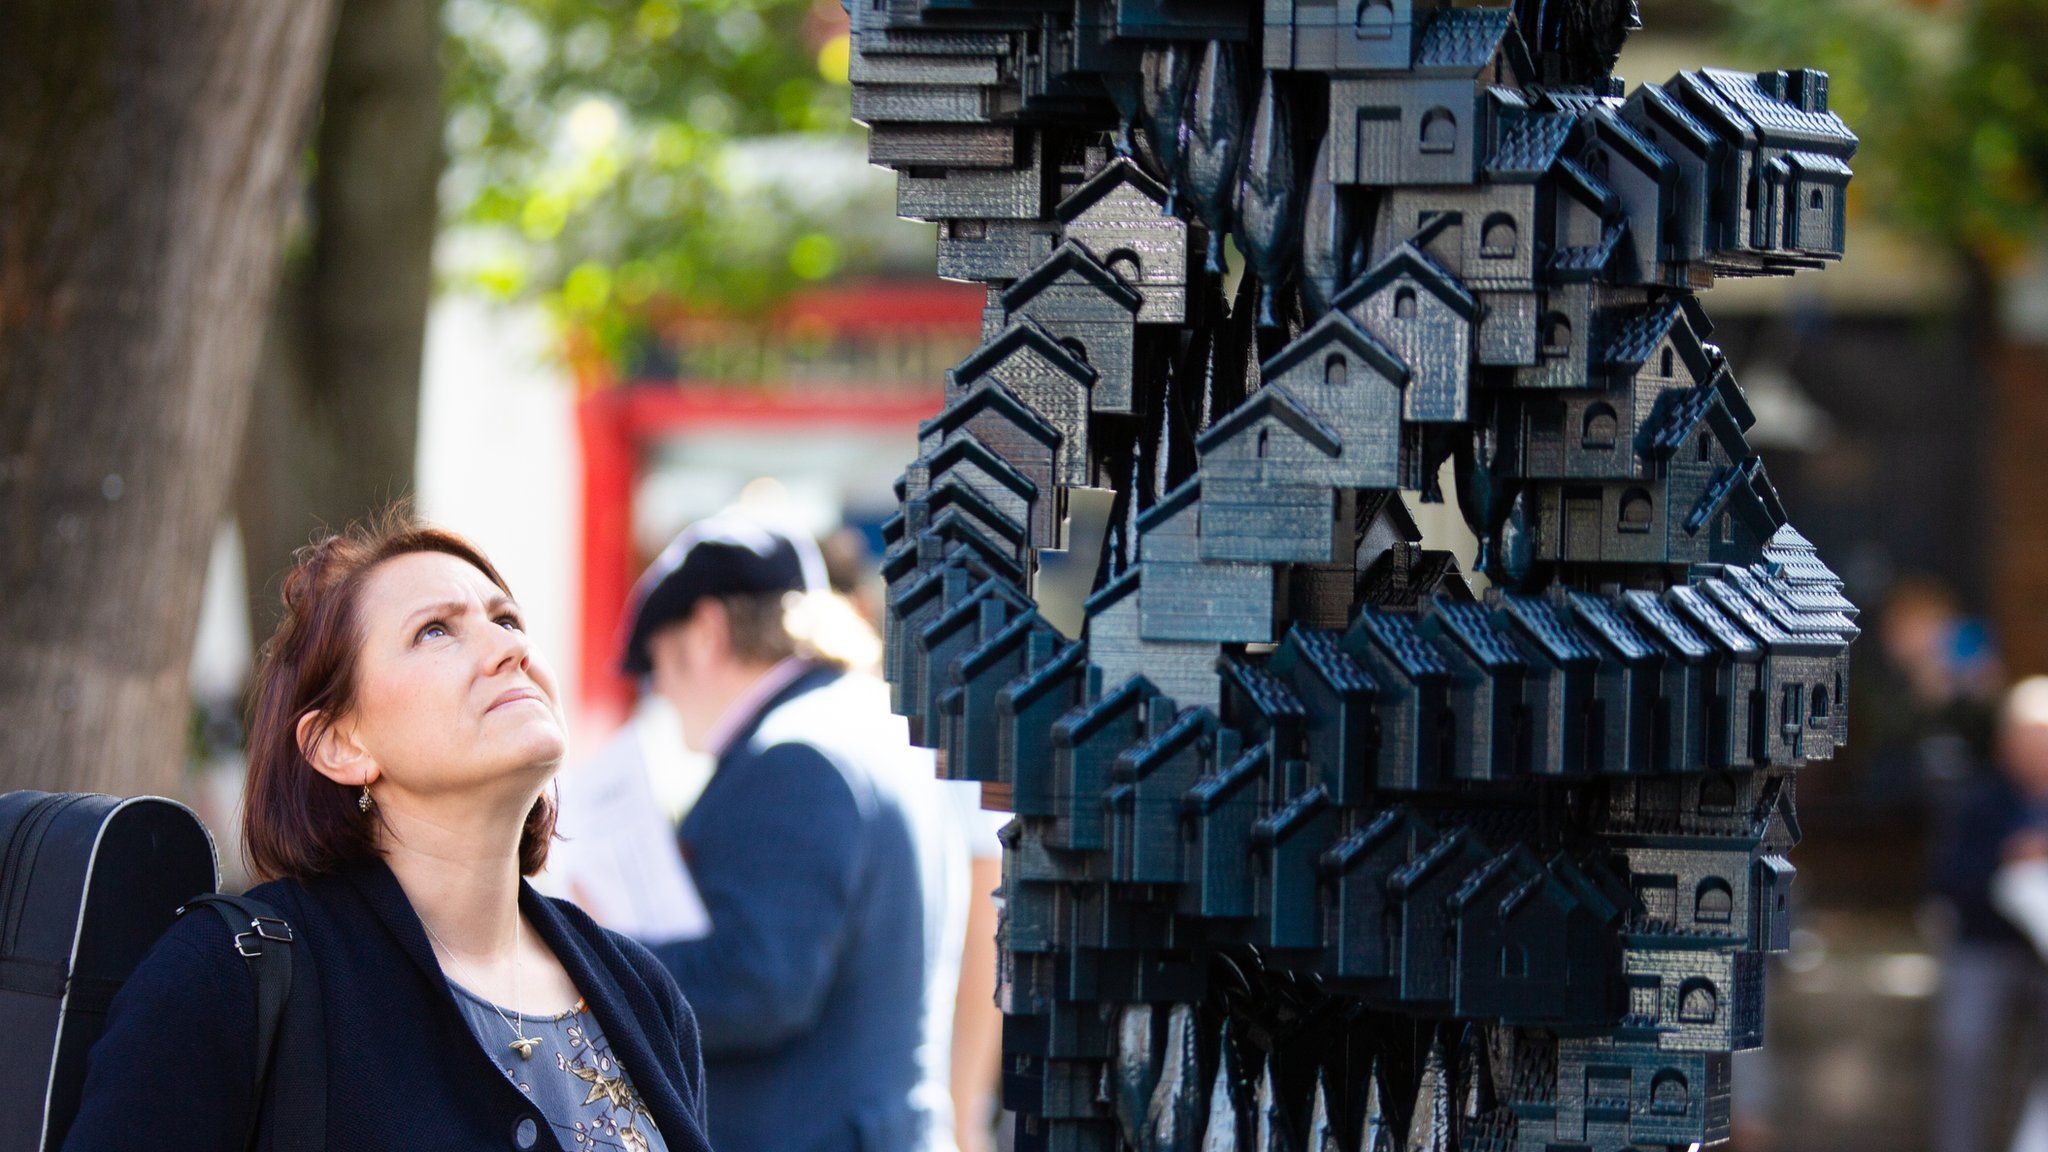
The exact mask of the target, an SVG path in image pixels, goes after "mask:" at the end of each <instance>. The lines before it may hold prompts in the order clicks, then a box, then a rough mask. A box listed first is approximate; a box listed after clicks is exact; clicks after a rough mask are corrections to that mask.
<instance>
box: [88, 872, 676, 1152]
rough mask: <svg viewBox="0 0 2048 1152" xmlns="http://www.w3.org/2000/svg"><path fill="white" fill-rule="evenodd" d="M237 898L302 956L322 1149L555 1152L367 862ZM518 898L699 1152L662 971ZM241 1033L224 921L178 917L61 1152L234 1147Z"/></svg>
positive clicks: (633, 1074) (250, 995) (523, 893)
mask: <svg viewBox="0 0 2048 1152" xmlns="http://www.w3.org/2000/svg"><path fill="white" fill-rule="evenodd" d="M249 895H250V896H252V897H254V898H256V899H258V900H262V901H264V902H265V903H268V904H270V905H272V906H273V907H275V908H277V909H278V910H279V911H280V912H281V913H282V914H283V915H284V916H285V917H286V918H287V919H289V920H290V921H291V924H292V927H293V928H294V929H295V930H296V932H297V934H298V943H297V944H295V945H294V952H293V958H294V960H295V962H296V966H297V969H298V971H300V972H303V971H305V969H306V967H308V964H307V961H308V958H309V957H310V960H311V964H310V966H311V967H312V968H313V969H314V970H315V971H316V972H317V973H318V979H319V982H320V993H321V995H320V1001H321V1004H322V1006H323V1007H324V1009H325V1012H326V1021H325V1025H326V1027H325V1034H326V1044H327V1070H328V1088H327V1133H328V1146H329V1147H330V1148H332V1149H335V1150H337V1152H341V1150H346V1152H378V1150H381V1149H392V1150H394V1152H395V1150H398V1149H405V1150H408V1152H410V1150H413V1149H426V1148H431V1149H436V1150H437V1152H438V1150H442V1149H465V1150H466V1149H512V1150H514V1152H519V1150H522V1149H523V1150H528V1152H531V1150H533V1149H543V1150H552V1152H559V1150H560V1148H561V1145H560V1143H559V1142H558V1141H557V1140H556V1139H555V1136H554V1130H553V1129H552V1128H550V1127H549V1126H548V1124H547V1122H546V1121H545V1119H544V1118H543V1117H542V1116H541V1115H540V1112H539V1110H538V1109H537V1108H535V1107H534V1105H533V1103H532V1102H531V1101H529V1100H528V1099H527V1098H526V1097H525V1096H524V1095H523V1094H521V1093H520V1091H519V1089H518V1088H516V1087H514V1086H513V1085H512V1083H511V1082H510V1081H508V1080H507V1079H506V1078H505V1074H504V1073H503V1072H501V1071H499V1070H498V1068H497V1067H496V1066H495V1065H494V1064H493V1063H492V1061H491V1058H490V1056H488V1055H487V1054H486V1053H485V1052H484V1050H483V1048H482V1046H481V1045H480V1044H478V1043H477V1040H476V1036H475V1034H474V1033H472V1032H471V1031H470V1028H469V1025H468V1023H467V1022H465V1020H464V1019H463V1017H462V1015H461V1010H460V1009H459V1008H458V1007H457V1006H456V1004H455V1000H454V997H453V995H452V994H451V993H450V991H449V989H448V984H447V980H446V978H445V977H444V976H443V975H442V972H441V966H440V964H439V963H438V962H436V960H435V959H434V954H433V950H432V949H431V948H430V947H429V946H428V944H427V937H426V933H425V931H424V930H423V929H422V928H421V926H420V919H419V917H418V915H416V914H415V913H414V912H413V909H412V905H411V903H410V902H408V901H407V900H406V898H405V891H404V890H403V889H402V888H400V887H399V884H398V879H397V877H395V876H393V875H392V874H391V870H390V869H389V868H388V867H386V866H385V865H384V864H383V862H382V861H375V862H371V863H367V864H361V865H357V866H354V867H351V868H350V869H348V870H346V871H344V872H342V873H340V874H338V875H334V876H329V877H324V878H321V879H317V880H313V881H310V882H306V883H300V882H297V881H292V880H280V881H274V882H272V883H269V884H265V885H262V886H260V887H258V888H256V889H255V890H254V891H252V892H250V893H249ZM519 906H520V908H521V910H522V911H524V912H525V913H526V917H527V920H528V922H529V923H531V924H532V925H533V926H534V928H536V929H537V930H538V931H539V932H540V934H541V937H542V938H543V939H545V940H546V941H547V944H548V947H549V948H551V949H553V950H554V953H555V956H556V958H557V959H559V960H560V961H561V962H562V967H564V968H565V969H567V970H568V973H569V977H570V979H571V980H573V981H575V983H576V989H577V991H578V992H580V993H582V994H583V998H584V1000H585V1001H586V1002H587V1003H588V1004H589V1007H590V1011H591V1012H592V1014H593V1015H595V1017H596V1018H597V1022H598V1025H599V1026H600V1027H602V1028H603V1029H604V1034H605V1038H606V1039H607V1040H609V1041H610V1042H611V1046H612V1052H613V1054H614V1055H615V1056H617V1057H618V1059H619V1062H620V1063H621V1064H622V1065H623V1066H624V1068H625V1069H626V1074H627V1075H628V1076H629V1077H630V1078H631V1079H632V1081H633V1085H634V1087H635V1088H636V1089H638V1091H639V1093H640V1097H641V1099H642V1100H643V1101H644V1102H645V1103H646V1105H647V1109H648V1111H649V1113H650V1114H651V1115H652V1116H653V1118H654V1123H655V1126H656V1127H657V1128H659V1129H660V1130H661V1135H662V1138H663V1139H664V1140H665V1141H666V1143H667V1144H668V1147H669V1149H670V1150H671V1152H709V1150H710V1144H709V1143H708V1141H707V1140H706V1139H705V1136H704V1132H705V1124H704V1097H703V1085H704V1070H703V1060H702V1058H701V1057H700V1055H699V1053H698V1044H697V1022H696V1018H695V1017H694V1016H692V1015H691V1013H690V1008H689V1005H688V1004H686V1003H685V1002H684V1000H683V996H682V993H681V992H680V991H678V990H677V988H676V985H675V981H673V980H671V979H670V978H669V976H668V973H667V972H665V971H664V970H663V969H662V967H661V965H660V964H659V963H657V962H656V961H655V960H654V958H653V957H652V956H650V955H649V954H648V953H647V950H646V949H644V948H642V947H640V946H639V945H638V944H635V943H633V942H632V941H630V940H627V939H626V938H625V937H623V936H619V935H617V934H615V933H612V932H608V931H606V930H605V929H603V928H600V927H598V926H597V925H596V924H595V923H593V922H592V921H591V920H590V918H589V917H588V916H586V915H584V914H583V913H582V911H580V910H579V909H577V908H576V907H575V906H574V905H571V904H568V903H566V902H563V901H558V900H551V899H548V898H545V897H543V896H541V895H540V894H539V893H537V892H535V891H534V890H533V889H532V888H531V887H530V886H528V885H525V884H521V885H520V893H519ZM294 978H295V979H297V978H298V977H296V976H295V977H294ZM255 1028H256V998H255V989H254V985H253V984H252V983H251V981H250V977H249V972H248V968H247V967H246V965H245V963H244V962H243V960H242V958H241V957H240V956H239V955H237V954H236V952H235V948H234V944H233V941H232V940H231V938H230V934H229V932H228V930H227V925H226V924H225V923H224V922H223V921H222V920H221V918H220V917H218V916H215V915H213V914H211V913H195V914H193V915H188V916H185V917H183V918H182V919H180V920H179V921H178V923H177V924H176V925H175V926H174V927H172V929H171V930H170V931H169V932H167V933H165V934H164V937H163V939H161V940H159V941H158V942H157V944H156V946H155V948H154V949H153V950H152V951H151V952H150V953H149V955H148V956H147V957H145V958H144V960H143V962H142V965H141V966H140V967H139V968H137V969H136V971H135V974H134V975H133V976H132V977H131V978H130V979H129V980H128V982H127V984H126V985H125V986H124V987H123V988H122V989H121V992H120V994H119V995H117V996H116V997H115V998H114V1002H113V1006H112V1007H111V1009H110V1010H109V1012H108V1020H107V1031H106V1034H105V1035H104V1036H102V1037H101V1039H100V1041H99V1043H98V1044H96V1045H94V1046H93V1049H92V1054H91V1056H90V1058H89V1061H88V1065H87V1072H86V1081H85V1095H84V1100H83V1103H82V1106H81V1108H80V1111H79V1115H78V1119H77V1121H76V1123H75V1124H74V1125H73V1127H72V1129H71V1134H70V1136H69V1137H68V1138H67V1139H66V1141H65V1143H64V1152H113V1150H116V1149H120V1150H124V1152H125V1150H129V1149H136V1148H143V1147H147V1148H151V1149H162V1150H165V1152H242V1148H243V1135H244V1133H246V1132H247V1130H248V1123H249V1117H250V1110H251V1108H252V1107H254V1106H255V1105H256V1103H257V1102H256V1101H255V1100H254V1099H253V1098H252V1089H253V1086H254V1080H255V1076H254V1066H255V1051H254V1049H255V1040H254V1036H255ZM268 1120H269V1118H268V1117H266V1118H265V1128H266V1132H265V1134H264V1139H263V1140H262V1141H261V1142H260V1143H259V1145H258V1146H259V1147H263V1146H267V1144H268V1132H267V1128H268Z"/></svg>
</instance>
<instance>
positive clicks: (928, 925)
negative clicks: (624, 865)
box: [563, 512, 969, 1152]
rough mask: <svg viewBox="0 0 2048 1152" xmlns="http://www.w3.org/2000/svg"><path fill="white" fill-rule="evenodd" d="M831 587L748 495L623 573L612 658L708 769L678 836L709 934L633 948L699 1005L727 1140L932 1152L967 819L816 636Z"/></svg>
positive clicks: (946, 1102)
mask: <svg viewBox="0 0 2048 1152" xmlns="http://www.w3.org/2000/svg"><path fill="white" fill-rule="evenodd" d="M828 595H829V593H828V592H827V585H826V576H825V568H824V563H823V561H822V559H821V557H820V556H819V553H818V549H817V546H816V544H815V542H814V541H812V540H811V538H810V537H809V536H807V535H804V534H802V533H800V532H792V531H787V530H784V529H781V528H778V527H776V526H774V525H771V524H769V523H766V522H764V521H762V520H760V519H756V518H754V517H752V516H749V515H747V514H745V513H741V512H726V513H720V514H719V515H717V516H714V517H711V518H709V519H706V520H703V521H700V522H698V523H696V524H694V525H692V526H691V527H690V528H688V529H687V530H686V531H684V532H683V534H682V535H681V536H679V537H677V539H676V540H675V542H674V543H672V544H671V545H670V546H669V547H668V548H667V549H666V550H665V551H664V552H663V553H662V555H661V556H660V557H659V558H658V559H657V560H656V561H655V562H654V564H653V565H652V566H651V567H650V568H649V569H648V571H647V573H646V574H645V575H644V576H643V577H642V578H641V579H640V582H639V583H638V584H637V585H636V586H635V588H634V592H633V600H632V603H631V606H630V633H629V635H628V637H627V640H626V645H625V653H624V661H623V663H624V667H625V669H626V671H627V672H629V673H631V674H633V675H635V676H638V677H642V678H643V679H644V682H645V683H646V684H647V685H648V686H649V688H650V689H651V691H653V692H654V693H655V694H657V695H659V696H660V697H662V698H663V699H665V700H666V701H667V702H668V703H669V704H671V705H672V706H673V707H674V709H675V712H676V714H677V715H678V717H679V718H680V720H681V725H682V735H683V739H684V742H685V743H686V744H687V745H688V746H689V747H690V748H691V749H692V750H694V751H697V752H700V753H703V754H704V755H706V756H709V757H711V758H712V759H713V760H714V761H715V764H716V767H715V769H714V770H713V771H712V773H711V775H710V777H709V779H708V781H706V782H704V784H703V790H702V793H701V795H699V796H698V797H697V799H696V801H695V803H694V804H693V805H692V806H691V807H690V809H689V811H688V814H687V815H686V816H684V818H683V820H682V824H681V826H680V828H679V830H678V832H677V836H676V841H677V843H678V844H679V845H680V847H681V852H682V857H683V860H684V862H685V863H686V864H687V870H688V874H689V876H690V877H691V878H692V879H694V881H695V888H696V891H697V893H698V894H700V895H701V899H702V908H703V912H704V913H705V914H707V915H708V919H709V930H708V932H704V933H702V934H699V935H697V936H696V937H695V938H692V939H670V940H666V941H662V940H658V939H653V938H649V939H648V940H647V943H648V944H649V946H650V947H651V948H652V949H653V951H654V953H655V955H656V956H658V957H659V958H660V959H661V961H662V963H663V964H664V965H666V966H667V968H668V970H669V971H670V972H671V973H672V974H673V975H674V976H675V978H676V982H677V983H678V984H680V985H681V986H682V988H683V992H684V994H685V995H687V996H688V997H689V1000H690V1004H691V1006H692V1008H694V1009H695V1011H696V1014H697V1021H698V1025H699V1027H700V1029H701V1031H702V1036H703V1044H704V1064H705V1083H706V1092H707V1098H708V1104H709V1112H710V1128H711V1133H710V1134H711V1137H712V1141H713V1143H714V1144H715V1145H716V1146H717V1147H718V1148H719V1150H720V1152H783V1150H794V1149H804V1150H808V1152H947V1150H948V1149H950V1148H951V1146H952V1142H953V1130H952V1124H953V1118H952V1109H951V1100H950V1094H949V1092H948V1091H947V1079H946V1077H947V1071H948V1069H947V1059H948V1055H947V1040H948V1038H949V1034H950V1028H951V1022H952V1016H953V1014H952V996H953V992H954V989H955V987H956V986H957V980H958V964H959V958H960V949H961V941H962V939H963V938H964V934H965V917H966V910H967V906H968V894H967V892H966V886H967V877H968V875H969V864H968V840H967V835H968V832H967V830H966V829H965V828H963V827H962V819H961V816H960V811H959V806H958V804H957V799H956V796H955V795H953V794H951V793H950V790H951V789H954V788H957V786H947V785H942V784H941V783H940V782H938V781H937V780H935V779H934V776H933V771H932V761H931V755H930V753H929V752H926V751H923V750H921V749H917V748H914V747H912V746H911V745H910V743H909V741H908V738H907V731H906V729H905V727H904V725H903V722H902V720H901V719H900V718H898V717H896V716H894V715H892V714H891V713H890V711H889V706H888V695H887V689H886V687H885V686H884V685H883V684H882V683H881V682H880V681H879V680H877V679H875V678H874V677H873V676H869V675H862V674H859V673H856V672H851V671H849V669H848V668H847V666H846V664H847V661H845V660H844V659H835V658H834V656H833V655H832V654H831V652H830V649H831V648H832V645H830V644H829V643H821V642H820V637H819V635H818V633H819V632H820V631H829V626H828V627H825V628H822V629H821V628H820V627H818V626H816V624H815V616H814V615H812V614H809V613H807V612H806V611H805V605H806V603H807V602H809V603H811V604H815V603H817V602H818V600H820V599H821V598H824V597H826V596H828ZM848 617H849V618H852V615H851V610H850V609H848ZM866 635H867V637H868V639H869V641H870V642H872V640H873V634H872V632H871V631H869V632H867V633H866ZM622 739H625V740H632V739H634V737H633V736H632V735H630V734H625V735H622ZM613 751H614V750H612V749H608V750H607V752H606V753H600V755H599V760H603V759H605V758H606V755H607V754H609V753H611V752H613ZM566 790H567V789H566V786H565V800H564V812H563V816H564V820H565V823H567V822H569V821H570V820H572V819H573V817H574V816H575V813H574V812H573V811H572V810H571V809H572V807H573V805H572V802H571V801H570V800H569V799H568V798H567V796H566ZM576 831H577V832H581V833H583V834H584V836H585V837H586V838H589V837H591V834H592V833H595V834H596V836H602V835H603V834H604V833H603V830H601V829H586V828H582V827H581V826H580V825H579V826H578V827H577V829H576ZM575 834H576V832H572V833H571V835H572V836H573V835H575ZM576 882H577V883H581V881H580V880H577V881H576ZM593 903H595V901H593ZM948 965H950V966H951V967H950V969H949V967H948Z"/></svg>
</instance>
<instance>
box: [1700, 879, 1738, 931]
mask: <svg viewBox="0 0 2048 1152" xmlns="http://www.w3.org/2000/svg"><path fill="white" fill-rule="evenodd" d="M1734 913H1735V891H1734V889H1732V888H1730V887H1729V886H1728V882H1727V881H1726V880H1723V879H1721V878H1720V877H1719V876H1709V877H1707V878H1706V879H1705V880H1702V881H1700V886H1699V891H1697V892H1695V893H1694V894H1693V901H1692V918H1693V919H1694V920H1695V921H1697V922H1698V923H1701V924H1726V923H1727V922H1728V920H1729V918H1730V917H1731V916H1733V915H1734Z"/></svg>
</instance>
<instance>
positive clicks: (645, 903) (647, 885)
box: [546, 717, 711, 944]
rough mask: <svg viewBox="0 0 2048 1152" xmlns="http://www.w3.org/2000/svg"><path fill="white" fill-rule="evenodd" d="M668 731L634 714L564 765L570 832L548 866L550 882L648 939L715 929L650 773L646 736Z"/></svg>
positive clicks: (562, 823) (609, 921) (601, 918)
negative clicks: (583, 757) (589, 754)
mask: <svg viewBox="0 0 2048 1152" xmlns="http://www.w3.org/2000/svg"><path fill="white" fill-rule="evenodd" d="M661 735H662V733H660V732H659V731H650V725H649V723H648V722H647V721H646V720H645V719H644V718H643V717H635V719H634V720H632V721H630V722H628V723H627V725H626V726H625V727H624V728H622V729H620V731H619V732H618V734H617V735H615V736H614V737H613V738H612V739H611V741H610V742H609V743H607V744H606V745H605V746H604V748H603V749H601V750H600V751H599V752H598V754H597V755H596V756H595V757H593V758H592V759H590V760H589V761H588V762H586V763H583V764H579V765H576V766H574V767H572V768H570V769H567V770H565V771H564V772H563V773H562V775H561V776H560V778H559V782H560V798H561V815H560V817H559V819H558V821H557V824H556V828H557V830H558V831H559V832H560V833H561V834H562V836H563V837H564V838H563V839H562V840H560V841H557V842H556V843H555V845H554V847H553V848H552V849H551V850H550V851H549V853H548V867H547V873H546V875H547V878H548V880H549V881H550V883H549V885H548V886H549V887H551V888H553V889H554V890H555V891H556V892H557V893H558V894H560V895H564V896H567V897H568V898H569V899H571V900H574V901H575V902H576V903H577V904H579V905H581V906H582V908H583V910H584V911H586V912H588V913H590V916H591V918H592V919H594V920H596V921H597V922H598V923H600V924H602V925H604V926H605V927H607V928H610V929H612V930H613V931H615V932H623V933H625V934H626V935H628V936H631V937H633V938H634V939H636V940H639V941H641V942H642V943H648V944H658V943H665V942H668V941H671V940H695V939H699V938H701V937H704V936H707V935H709V934H710V932H711V917H710V914H709V913H708V912H707V911H706V910H705V907H704V901H703V898H702V897H700V896H699V895H698V894H697V885H696V883H695V882H694V881H692V880H691V878H690V870H689V866H688V865H686V864H685V863H684V862H683V856H682V852H681V851H680V850H679V849H678V848H677V846H676V835H675V826H674V825H673V824H672V823H671V822H670V817H669V813H668V805H667V804H664V803H663V802H662V799H663V798H662V797H659V796H657V791H656V788H655V786H654V781H653V780H652V778H651V776H650V767H649V765H650V762H652V760H653V758H651V757H650V756H649V755H648V749H647V748H646V747H645V744H646V743H647V742H649V740H650V738H654V739H658V738H660V736H661ZM699 790H701V785H700V786H699ZM692 798H693V799H694V793H693V794H692Z"/></svg>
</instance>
